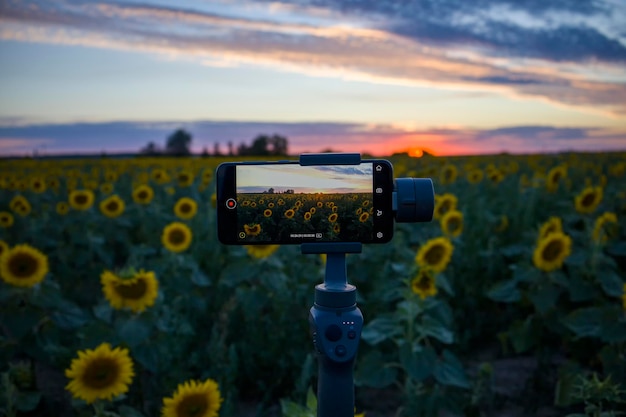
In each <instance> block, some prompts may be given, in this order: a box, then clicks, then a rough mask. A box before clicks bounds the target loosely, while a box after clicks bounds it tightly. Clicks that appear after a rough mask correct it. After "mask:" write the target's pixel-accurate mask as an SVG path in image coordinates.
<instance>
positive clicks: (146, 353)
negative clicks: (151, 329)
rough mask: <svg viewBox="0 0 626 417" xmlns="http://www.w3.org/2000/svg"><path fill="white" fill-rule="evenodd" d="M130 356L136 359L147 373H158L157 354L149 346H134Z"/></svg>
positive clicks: (156, 351)
mask: <svg viewBox="0 0 626 417" xmlns="http://www.w3.org/2000/svg"><path fill="white" fill-rule="evenodd" d="M132 355H133V359H136V360H137V362H139V363H140V364H141V365H142V366H143V367H144V368H146V369H147V370H148V371H150V372H152V373H155V374H156V373H157V372H158V371H159V359H160V358H159V352H158V350H157V349H155V348H154V346H150V345H149V344H148V345H147V344H143V345H139V346H136V347H135V348H134V349H133V351H132ZM166 366H167V365H166Z"/></svg>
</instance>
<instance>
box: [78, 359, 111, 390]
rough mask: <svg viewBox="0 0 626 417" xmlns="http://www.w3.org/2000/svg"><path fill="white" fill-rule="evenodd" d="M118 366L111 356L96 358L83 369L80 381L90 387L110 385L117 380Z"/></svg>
mask: <svg viewBox="0 0 626 417" xmlns="http://www.w3.org/2000/svg"><path fill="white" fill-rule="evenodd" d="M119 371H120V370H119V367H118V364H117V362H116V361H114V360H113V359H111V358H97V359H95V360H94V361H93V362H92V363H90V364H89V365H88V366H87V368H86V369H85V373H84V374H83V377H82V381H83V384H85V386H87V387H89V388H92V389H102V388H107V387H110V386H111V385H113V384H114V383H115V381H116V380H117V376H118V374H119Z"/></svg>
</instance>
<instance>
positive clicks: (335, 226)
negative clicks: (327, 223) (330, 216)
mask: <svg viewBox="0 0 626 417" xmlns="http://www.w3.org/2000/svg"><path fill="white" fill-rule="evenodd" d="M339 232H341V226H340V225H339V223H335V224H334V225H333V233H335V234H339Z"/></svg>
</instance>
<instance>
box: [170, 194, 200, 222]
mask: <svg viewBox="0 0 626 417" xmlns="http://www.w3.org/2000/svg"><path fill="white" fill-rule="evenodd" d="M197 212H198V203H196V200H194V199H193V198H189V197H181V198H180V199H179V200H178V201H177V202H176V204H175V205H174V214H175V215H176V216H177V217H179V218H181V219H184V220H189V219H192V218H193V217H194V216H195V215H196V213H197Z"/></svg>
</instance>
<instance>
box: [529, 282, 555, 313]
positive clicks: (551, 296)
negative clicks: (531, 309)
mask: <svg viewBox="0 0 626 417" xmlns="http://www.w3.org/2000/svg"><path fill="white" fill-rule="evenodd" d="M561 291H562V290H561V288H559V287H556V286H554V285H553V284H550V283H548V284H546V285H543V286H541V287H540V288H539V289H538V290H537V292H534V293H531V294H530V295H529V298H530V300H531V301H532V302H533V304H534V305H535V309H536V310H537V311H538V312H539V313H540V314H545V313H547V312H548V311H549V310H550V309H552V308H554V306H555V305H556V300H557V299H558V298H559V295H561Z"/></svg>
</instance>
